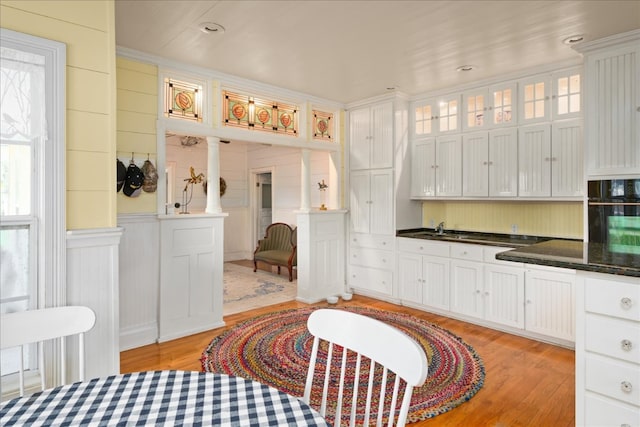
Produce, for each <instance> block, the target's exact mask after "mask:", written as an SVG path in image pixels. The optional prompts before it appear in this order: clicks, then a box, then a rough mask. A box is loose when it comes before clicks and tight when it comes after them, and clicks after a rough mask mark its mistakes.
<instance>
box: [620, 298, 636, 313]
mask: <svg viewBox="0 0 640 427" xmlns="http://www.w3.org/2000/svg"><path fill="white" fill-rule="evenodd" d="M632 305H633V302H632V301H631V298H629V297H624V298H622V299H621V300H620V306H621V307H622V308H624V309H626V310H628V309H630V308H631V306H632Z"/></svg>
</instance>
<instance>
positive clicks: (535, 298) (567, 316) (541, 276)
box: [525, 268, 575, 341]
mask: <svg viewBox="0 0 640 427" xmlns="http://www.w3.org/2000/svg"><path fill="white" fill-rule="evenodd" d="M574 288H575V274H573V273H569V272H558V271H555V269H554V270H551V269H544V270H543V269H536V268H529V269H527V271H526V272H525V329H526V330H527V331H529V332H534V333H537V334H542V335H546V336H550V337H554V338H559V339H562V340H566V341H574V339H575V319H574V313H575V293H574Z"/></svg>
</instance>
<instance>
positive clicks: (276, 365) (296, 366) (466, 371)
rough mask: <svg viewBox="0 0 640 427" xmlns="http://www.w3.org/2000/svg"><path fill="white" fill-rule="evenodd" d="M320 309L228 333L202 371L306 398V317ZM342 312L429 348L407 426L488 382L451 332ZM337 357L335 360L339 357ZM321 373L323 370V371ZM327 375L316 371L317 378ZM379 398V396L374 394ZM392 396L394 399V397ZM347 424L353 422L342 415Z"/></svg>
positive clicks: (400, 317) (392, 317)
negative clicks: (388, 327) (374, 322)
mask: <svg viewBox="0 0 640 427" xmlns="http://www.w3.org/2000/svg"><path fill="white" fill-rule="evenodd" d="M317 309H318V307H307V308H301V309H292V310H284V311H279V312H275V313H269V314H265V315H262V316H259V317H256V318H253V319H250V320H247V321H245V322H242V323H240V324H238V325H237V326H235V327H234V328H232V329H230V330H228V331H225V332H223V333H222V334H221V335H219V336H218V337H216V338H214V339H213V341H211V344H209V346H208V347H207V348H206V349H205V351H204V352H203V354H202V358H201V360H200V361H201V363H202V368H203V371H205V372H218V373H224V374H229V375H236V376H240V377H244V378H250V379H253V380H256V381H259V382H261V383H264V384H268V385H270V386H272V387H275V388H277V389H279V390H281V391H283V392H285V393H288V394H290V395H293V396H297V397H301V396H302V395H303V393H304V384H305V380H306V376H307V369H308V367H309V359H310V355H311V348H312V345H313V337H312V336H311V334H310V333H309V332H308V330H307V318H308V317H309V315H310V314H311V312H313V311H314V310H317ZM340 309H343V310H349V311H353V312H356V313H360V314H363V315H365V316H370V317H373V318H375V319H378V320H380V321H383V322H386V323H388V324H390V325H392V326H395V327H396V328H398V329H400V330H402V331H404V332H405V333H406V334H408V335H409V336H411V337H413V338H414V339H415V340H416V341H418V343H419V344H420V345H422V347H423V348H424V349H425V352H426V354H427V360H428V361H429V369H428V376H427V380H426V382H425V384H424V385H423V386H422V387H419V388H416V389H414V391H413V396H412V398H411V407H410V408H409V414H408V418H407V422H415V421H419V420H425V419H428V418H432V417H435V416H436V415H438V414H442V413H445V412H447V411H450V410H451V409H453V408H455V407H456V406H458V405H460V404H462V403H464V402H466V401H467V400H469V399H471V397H473V395H475V394H476V393H477V392H478V390H479V389H480V388H481V387H482V385H483V384H484V378H485V369H484V364H483V362H482V359H481V358H480V356H479V355H478V354H477V353H476V351H475V350H474V349H473V348H472V347H471V346H470V345H469V344H467V343H465V342H464V341H463V340H462V339H461V338H460V337H457V336H456V335H454V334H452V333H451V332H449V331H447V330H445V329H443V328H441V327H439V326H437V325H434V324H432V323H429V322H427V321H425V320H421V319H418V318H415V317H413V316H410V315H407V314H402V313H393V312H386V311H382V310H375V309H370V308H364V307H341V308H340ZM323 352H324V354H323ZM336 353H337V352H334V357H338V356H337V355H336ZM340 353H341V352H340ZM326 359H327V351H326V346H325V347H324V348H323V347H322V346H321V348H320V351H319V353H318V362H321V361H326ZM355 364H356V358H355V357H351V355H350V356H349V357H348V358H347V366H349V367H352V368H353V367H355ZM321 372H324V370H323V368H322V370H321ZM347 372H349V370H348V371H347ZM366 372H367V371H365V373H366ZM322 375H323V374H322V373H318V369H316V376H319V377H321V376H322ZM380 376H381V375H380ZM378 382H379V381H378ZM378 390H379V388H378ZM337 394H338V386H337V383H336V385H335V386H330V391H329V398H330V400H331V396H333V398H334V399H333V400H335V397H336V396H337ZM388 394H390V393H388ZM321 395H322V389H321V386H319V385H318V386H316V383H315V382H314V387H313V389H312V393H311V406H312V407H314V408H316V409H317V408H319V406H320V404H319V402H320V399H321ZM351 395H352V393H350V390H345V400H347V401H350V399H351ZM374 396H378V394H377V393H375V392H374ZM388 398H389V401H390V400H391V396H388ZM374 407H377V404H376V405H375V406H374ZM333 416H334V414H332V413H331V412H330V410H329V408H327V420H328V421H329V422H331V423H333V422H334V420H333ZM345 420H346V421H347V422H348V419H346V418H344V416H343V421H345Z"/></svg>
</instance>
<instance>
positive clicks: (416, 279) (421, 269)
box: [398, 253, 449, 310]
mask: <svg viewBox="0 0 640 427" xmlns="http://www.w3.org/2000/svg"><path fill="white" fill-rule="evenodd" d="M398 283H399V287H400V298H401V299H402V300H403V301H406V302H415V303H418V304H421V305H424V306H425V307H433V308H437V309H440V310H449V260H448V259H447V258H442V257H434V256H424V255H418V254H414V253H400V254H399V255H398Z"/></svg>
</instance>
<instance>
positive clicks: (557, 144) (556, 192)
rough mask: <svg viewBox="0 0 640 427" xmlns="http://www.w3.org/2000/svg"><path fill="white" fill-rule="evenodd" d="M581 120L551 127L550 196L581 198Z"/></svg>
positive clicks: (555, 123) (582, 171)
mask: <svg viewBox="0 0 640 427" xmlns="http://www.w3.org/2000/svg"><path fill="white" fill-rule="evenodd" d="M583 145H584V144H583V137H582V120H580V119H574V120H563V121H559V122H554V123H553V124H552V125H551V196H552V197H582V195H583V194H584V155H583Z"/></svg>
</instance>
